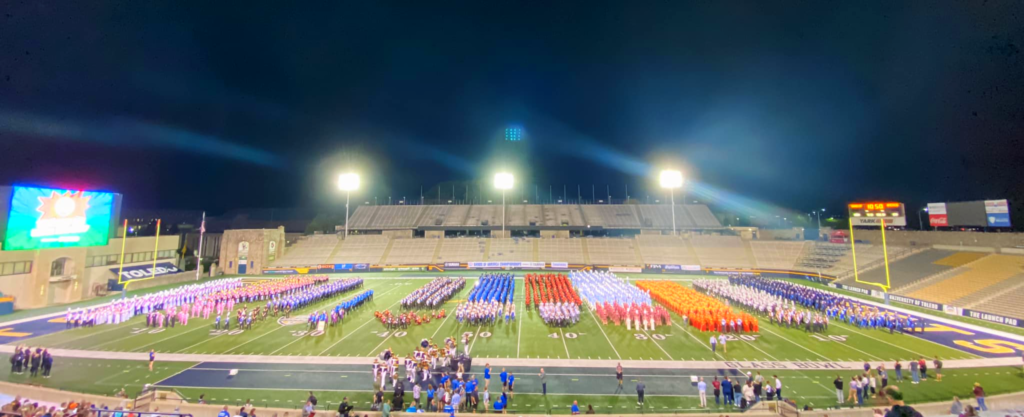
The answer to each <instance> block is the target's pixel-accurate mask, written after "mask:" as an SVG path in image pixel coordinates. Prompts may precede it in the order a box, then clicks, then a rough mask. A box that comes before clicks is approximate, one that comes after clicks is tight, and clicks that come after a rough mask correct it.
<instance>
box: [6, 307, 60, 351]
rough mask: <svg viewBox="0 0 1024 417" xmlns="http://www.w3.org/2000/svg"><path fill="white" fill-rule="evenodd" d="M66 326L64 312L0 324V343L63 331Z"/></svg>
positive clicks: (12, 342) (10, 342) (9, 342)
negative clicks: (14, 322)
mask: <svg viewBox="0 0 1024 417" xmlns="http://www.w3.org/2000/svg"><path fill="white" fill-rule="evenodd" d="M66 326H67V324H66V323H65V321H64V314H60V315H58V316H50V317H46V318H38V319H33V320H30V321H25V322H21V323H17V324H10V325H7V324H5V325H0V343H3V344H15V343H17V342H18V341H21V340H24V339H28V338H32V337H39V336H43V335H48V334H51V333H57V332H59V331H63V330H64V329H65V327H66Z"/></svg>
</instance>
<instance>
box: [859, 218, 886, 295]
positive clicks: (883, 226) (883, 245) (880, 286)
mask: <svg viewBox="0 0 1024 417" xmlns="http://www.w3.org/2000/svg"><path fill="white" fill-rule="evenodd" d="M880 220H881V221H880V222H879V227H881V229H882V262H883V263H884V264H885V284H882V283H878V282H869V281H861V280H860V273H859V271H858V269H857V244H856V239H854V236H853V218H852V217H851V218H850V252H851V254H852V255H853V280H854V282H857V283H859V284H864V285H872V286H876V287H878V288H881V289H882V292H883V293H884V297H885V302H886V303H888V302H889V288H890V287H891V281H890V280H889V251H888V248H887V247H886V243H885V219H884V218H882V219H880Z"/></svg>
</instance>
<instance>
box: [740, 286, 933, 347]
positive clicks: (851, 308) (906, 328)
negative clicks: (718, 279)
mask: <svg viewBox="0 0 1024 417" xmlns="http://www.w3.org/2000/svg"><path fill="white" fill-rule="evenodd" d="M728 282H729V284H731V285H734V286H742V287H747V288H751V289H754V290H757V291H760V292H763V293H765V294H768V295H771V296H774V297H777V298H779V299H780V300H783V301H789V307H786V306H785V305H782V304H781V303H780V304H779V305H778V306H777V307H776V308H770V307H771V306H760V305H757V306H755V307H756V308H757V309H758V310H760V309H761V308H762V307H763V308H764V310H765V313H764V314H766V315H768V316H769V317H771V320H772V321H773V322H776V321H777V322H779V323H780V324H782V323H786V324H787V325H788V324H794V323H803V325H804V326H805V327H806V326H807V325H808V322H807V319H808V317H807V316H808V314H809V313H808V312H806V311H805V312H803V314H802V315H801V314H800V312H797V311H795V310H796V306H802V307H804V308H806V309H808V310H813V311H814V312H815V314H816V315H820V316H821V321H822V322H823V323H824V324H825V326H827V325H828V321H829V320H840V321H843V322H846V323H848V324H850V325H851V326H857V327H860V328H865V329H880V330H888V331H889V333H894V332H897V331H898V332H900V333H906V332H914V331H915V329H918V328H920V331H921V332H923V331H924V325H925V322H924V320H923V319H921V318H915V317H914V316H911V315H901V314H897V313H896V312H894V311H891V310H885V309H881V308H878V307H876V306H873V305H869V304H865V303H861V302H859V301H857V300H855V299H852V298H849V297H844V296H842V295H838V294H835V293H831V292H828V291H824V290H819V289H817V288H810V287H805V286H802V285H797V284H793V283H790V282H786V281H780V280H773V279H768V278H761V277H743V276H731V277H729V281H728ZM800 320H803V321H800ZM811 320H812V321H811V323H810V324H811V326H812V327H813V317H811Z"/></svg>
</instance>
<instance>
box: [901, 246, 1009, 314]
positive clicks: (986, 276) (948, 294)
mask: <svg viewBox="0 0 1024 417" xmlns="http://www.w3.org/2000/svg"><path fill="white" fill-rule="evenodd" d="M963 268H964V270H963V271H962V272H961V273H959V274H956V275H954V276H951V277H949V278H947V279H944V280H941V281H938V282H936V283H933V284H932V285H929V286H927V287H924V288H921V289H918V290H916V291H914V292H912V293H910V294H909V296H910V297H914V298H919V299H922V300H928V301H934V302H936V303H942V304H948V303H951V302H953V301H956V300H959V299H963V298H965V297H969V296H971V295H972V294H974V293H976V292H979V291H983V290H985V289H988V288H989V287H992V286H1001V285H1004V284H1015V283H1010V282H1009V280H1010V278H1012V277H1014V276H1017V275H1020V274H1022V273H1024V256H1014V255H1000V254H991V255H988V256H985V257H983V258H981V259H978V260H976V261H974V262H971V263H969V264H965V265H963Z"/></svg>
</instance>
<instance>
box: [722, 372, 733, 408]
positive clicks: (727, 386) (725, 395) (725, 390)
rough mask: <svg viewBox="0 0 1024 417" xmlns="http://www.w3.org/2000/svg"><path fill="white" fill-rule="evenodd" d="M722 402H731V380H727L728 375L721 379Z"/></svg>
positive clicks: (726, 403)
mask: <svg viewBox="0 0 1024 417" xmlns="http://www.w3.org/2000/svg"><path fill="white" fill-rule="evenodd" d="M722 404H725V405H729V404H732V381H730V380H729V377H725V380H724V381H722Z"/></svg>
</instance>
